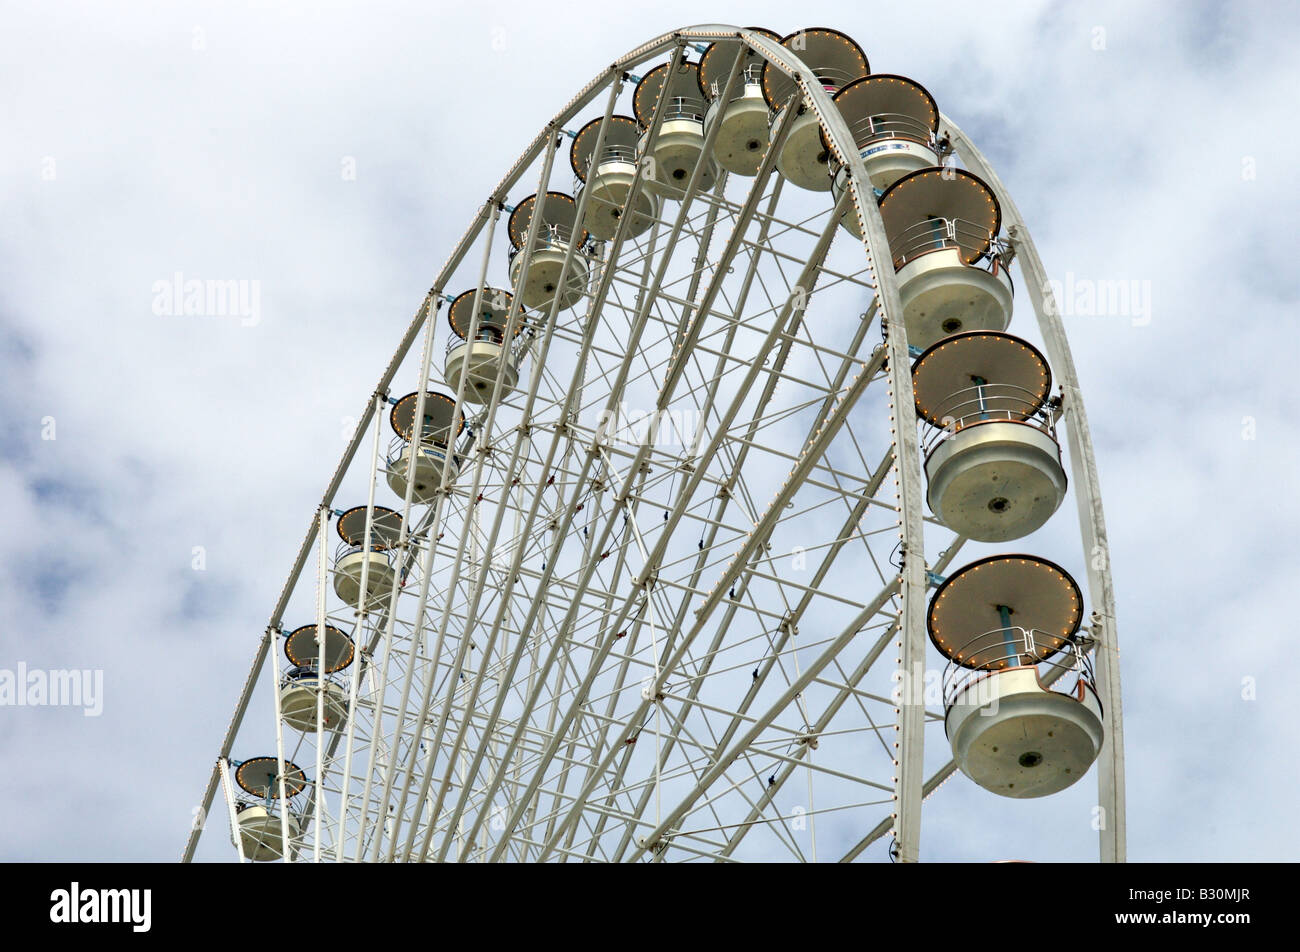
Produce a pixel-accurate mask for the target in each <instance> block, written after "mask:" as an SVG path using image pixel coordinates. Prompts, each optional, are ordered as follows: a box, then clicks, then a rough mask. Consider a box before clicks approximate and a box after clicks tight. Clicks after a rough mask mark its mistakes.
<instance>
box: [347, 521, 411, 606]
mask: <svg viewBox="0 0 1300 952" xmlns="http://www.w3.org/2000/svg"><path fill="white" fill-rule="evenodd" d="M400 526H401V514H400V513H397V512H394V511H393V510H391V509H388V508H386V507H384V506H375V508H374V525H373V527H372V532H371V535H370V539H369V543H368V544H367V542H366V507H365V506H356V507H354V508H352V509H349V510H348V511H347V512H345V513H343V515H341V516H339V517H338V524H337V527H336V528H337V530H338V534H339V538H341V539H342V540H343V541H342V543H341V544H340V545H339V548H338V551H337V552H335V554H334V591H335V593H336V594H337V595H338V597H339V598H341V599H343V601H344V602H346V603H347V604H349V605H353V606H355V605H356V604H357V603H358V601H360V598H361V576H362V575H363V574H364V575H365V576H366V602H365V606H364V607H365V609H366V610H367V611H369V610H373V609H375V608H378V607H380V606H381V605H386V604H387V602H388V597H389V593H390V592H391V591H392V588H393V583H394V582H395V581H396V579H397V570H396V569H395V568H393V564H392V549H393V547H394V546H395V545H397V541H398V535H399V528H400Z"/></svg>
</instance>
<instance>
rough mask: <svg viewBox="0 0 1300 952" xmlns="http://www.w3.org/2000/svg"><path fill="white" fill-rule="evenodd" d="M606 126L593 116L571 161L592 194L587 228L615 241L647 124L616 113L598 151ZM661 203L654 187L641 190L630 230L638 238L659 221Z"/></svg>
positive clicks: (585, 214)
mask: <svg viewBox="0 0 1300 952" xmlns="http://www.w3.org/2000/svg"><path fill="white" fill-rule="evenodd" d="M600 124H601V120H600V119H593V120H591V122H589V123H587V124H586V125H585V126H583V127H582V128H581V129H579V130H578V134H577V135H576V136H574V138H573V145H571V146H570V147H569V164H570V165H571V166H572V167H573V174H574V175H575V176H577V179H578V181H579V182H581V183H584V184H583V188H584V189H585V190H586V192H587V207H586V210H585V211H584V212H583V216H582V224H583V227H585V228H586V229H587V231H589V232H591V235H592V237H593V238H598V239H599V240H601V241H609V239H611V238H613V237H614V233H615V232H616V231H617V230H618V226H619V222H620V221H621V220H622V218H623V216H624V215H625V214H626V213H627V197H628V192H629V191H630V190H631V188H632V180H633V178H635V177H636V170H637V161H638V156H639V152H638V149H639V147H640V146H639V144H640V141H641V128H640V127H639V126H638V125H637V122H636V120H635V119H633V118H632V117H631V116H610V117H609V122H608V124H607V125H606V127H605V139H604V142H603V143H601V147H600V154H599V155H597V154H596V140H597V138H598V137H599V135H600ZM647 184H649V183H647ZM661 204H662V201H661V199H660V198H659V196H658V195H656V194H655V192H654V190H653V189H652V188H646V187H645V186H644V185H643V186H642V187H641V189H640V190H639V191H638V192H637V197H636V202H635V204H634V206H633V211H632V221H631V222H630V223H629V224H628V226H627V234H628V235H629V236H631V237H636V236H637V235H640V234H642V233H644V232H645V230H646V229H647V228H649V227H650V226H651V225H652V224H654V220H655V218H657V217H658V215H659V210H660V206H661Z"/></svg>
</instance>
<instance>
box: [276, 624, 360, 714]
mask: <svg viewBox="0 0 1300 952" xmlns="http://www.w3.org/2000/svg"><path fill="white" fill-rule="evenodd" d="M325 632H326V638H325V640H326V648H325V667H324V670H323V671H322V670H321V666H320V663H319V660H320V657H319V656H320V648H319V645H318V644H317V640H316V626H315V625H303V626H302V627H301V628H295V629H294V630H293V631H292V632H290V633H289V636H288V637H287V638H286V639H285V642H284V653H285V657H286V658H288V660H289V663H290V665H291V667H290V669H289V671H288V673H287V674H286V675H285V677H284V679H283V680H282V681H281V688H280V711H281V714H282V716H283V717H284V722H285V723H286V724H288V725H289V726H290V727H292V728H294V729H295V730H299V731H302V732H304V733H315V731H316V723H317V718H316V715H317V703H316V700H317V696H318V695H319V694H322V693H323V694H324V695H325V698H324V705H323V709H322V711H321V713H323V715H324V717H323V722H324V726H325V727H326V728H327V729H329V730H337V729H338V727H339V726H340V725H341V724H342V723H343V721H344V719H345V718H346V717H347V709H348V702H347V697H348V693H347V690H346V689H345V688H344V687H343V685H341V684H339V683H338V682H336V681H334V680H332V679H331V678H330V675H332V674H336V673H337V672H339V671H342V670H343V669H345V668H346V667H347V666H348V665H350V664H351V663H352V658H353V655H354V646H353V644H352V639H351V638H349V637H348V636H347V635H345V634H344V633H343V632H342V631H340V630H339V629H338V628H335V627H334V626H333V625H326V626H325Z"/></svg>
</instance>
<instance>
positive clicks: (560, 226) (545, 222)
mask: <svg viewBox="0 0 1300 952" xmlns="http://www.w3.org/2000/svg"><path fill="white" fill-rule="evenodd" d="M537 205H538V201H537V196H536V195H529V196H528V197H527V198H525V199H524V200H523V201H522V202H520V203H519V204H518V205H516V206H515V210H514V211H513V212H511V213H510V221H509V223H508V225H507V231H508V232H509V234H510V244H511V246H512V247H511V251H510V283H511V285H512V286H513V287H515V288H519V289H520V293H521V295H522V297H523V305H524V307H526V308H535V309H543V308H546V309H549V308H550V306H551V302H552V301H554V300H555V299H556V298H557V297H558V298H559V299H560V310H562V311H564V310H568V309H569V308H571V307H573V305H575V304H577V303H578V300H579V299H580V298H581V297H582V293H583V289H584V287H585V285H586V282H587V256H586V253H585V250H584V246H585V245H586V243H587V237H588V234H587V230H586V229H585V228H579V227H577V224H576V223H577V217H578V209H577V206H576V204H575V203H574V201H573V196H572V195H566V194H565V193H564V192H547V193H546V195H545V198H544V200H543V201H542V203H541V205H542V212H541V218H542V221H541V224H540V225H539V226H538V229H537V241H536V243H535V244H534V246H533V253H532V256H531V257H530V258H529V259H528V273H527V274H525V275H523V282H522V285H521V283H520V272H521V271H522V270H523V266H524V258H525V255H524V254H523V248H524V242H525V241H526V240H527V238H528V229H529V225H530V223H531V222H532V216H533V211H534V210H535V209H536V208H537ZM575 235H576V237H575ZM570 239H573V240H574V241H575V242H576V244H577V249H576V250H575V251H574V254H573V260H572V261H570V262H569V270H568V274H567V276H566V278H565V281H564V287H563V288H560V271H561V269H562V268H563V266H564V259H565V257H566V255H567V253H568V249H569V241H570Z"/></svg>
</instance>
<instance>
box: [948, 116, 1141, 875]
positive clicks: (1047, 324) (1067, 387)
mask: <svg viewBox="0 0 1300 952" xmlns="http://www.w3.org/2000/svg"><path fill="white" fill-rule="evenodd" d="M940 120H941V124H940V135H943V134H945V133H946V134H947V136H948V139H949V141H950V142H951V143H952V145H953V148H954V149H955V150H956V151H957V154H958V155H960V156H961V158H962V160H963V162H965V164H966V167H967V168H969V169H970V170H971V171H972V172H974V173H975V174H976V175H978V176H979V177H980V178H982V179H984V181H986V182H987V183H988V184H989V185H990V186H991V187H992V189H993V191H994V193H995V194H996V195H997V197H998V202H999V203H1000V204H1001V205H1002V220H1003V223H1004V225H1005V226H1006V231H1007V234H1008V236H1010V238H1011V240H1012V243H1013V246H1014V248H1015V250H1016V255H1017V257H1019V258H1020V268H1021V270H1022V271H1023V272H1024V276H1025V285H1026V288H1027V290H1028V292H1029V300H1030V303H1032V304H1033V307H1034V315H1035V316H1036V317H1037V318H1038V328H1039V331H1040V332H1041V333H1042V335H1043V343H1044V345H1045V346H1046V349H1047V359H1048V360H1049V361H1051V364H1052V370H1053V371H1054V372H1055V374H1056V379H1057V381H1058V382H1059V383H1060V385H1061V389H1062V392H1063V393H1064V400H1063V401H1062V407H1063V411H1064V415H1065V418H1066V423H1067V426H1066V428H1065V432H1066V440H1067V442H1068V445H1069V447H1070V470H1071V474H1072V476H1073V478H1074V497H1075V501H1076V502H1077V503H1078V506H1079V531H1080V533H1081V534H1082V536H1083V554H1084V559H1085V561H1086V562H1087V564H1088V596H1089V599H1090V601H1091V602H1092V608H1093V613H1092V628H1093V630H1092V635H1093V637H1094V638H1095V639H1096V641H1097V643H1096V646H1095V647H1094V648H1093V651H1094V654H1095V661H1094V664H1095V665H1096V672H1097V680H1098V682H1099V684H1100V686H1101V695H1102V702H1103V705H1104V708H1105V712H1106V738H1105V740H1104V741H1103V743H1102V747H1101V755H1100V757H1098V762H1097V794H1098V800H1097V804H1098V806H1100V807H1101V809H1102V811H1103V812H1102V813H1101V815H1100V816H1099V817H1098V818H1097V819H1098V822H1099V823H1100V826H1101V828H1100V830H1098V833H1099V835H1100V838H1101V859H1102V862H1105V863H1122V862H1124V861H1125V860H1126V853H1127V849H1126V846H1125V842H1124V837H1125V810H1124V718H1123V716H1122V703H1121V695H1120V676H1119V639H1118V636H1117V634H1116V631H1115V587H1114V585H1113V583H1112V581H1111V575H1110V546H1109V542H1108V540H1107V537H1106V519H1105V516H1104V515H1103V513H1102V506H1101V487H1100V481H1099V480H1098V478H1097V458H1096V455H1095V454H1094V453H1093V449H1092V433H1091V431H1090V430H1089V429H1088V414H1087V411H1085V410H1084V407H1083V394H1082V393H1081V391H1080V390H1079V376H1078V373H1077V372H1076V371H1075V369H1074V358H1073V356H1072V355H1071V354H1070V344H1069V341H1068V340H1067V339H1066V336H1065V325H1064V323H1063V322H1062V321H1061V309H1060V306H1059V305H1058V304H1057V301H1056V297H1055V295H1054V294H1053V293H1052V287H1051V285H1050V284H1048V281H1047V271H1046V269H1045V268H1044V267H1043V259H1042V258H1041V257H1040V256H1039V254H1038V249H1037V248H1036V247H1035V246H1034V241H1033V239H1032V238H1031V237H1030V235H1029V229H1028V228H1027V227H1026V226H1025V220H1024V218H1023V217H1021V214H1020V209H1019V208H1017V207H1016V203H1015V202H1014V201H1012V199H1011V195H1010V194H1009V193H1008V192H1007V189H1006V186H1005V185H1003V184H1002V180H1001V179H1000V178H998V174H997V172H995V171H993V166H992V165H990V164H989V161H988V159H986V158H985V157H984V154H983V153H982V152H980V150H979V149H977V148H976V147H975V144H974V143H972V142H971V140H970V139H969V138H968V137H967V136H966V134H965V133H964V132H962V131H961V129H960V128H959V127H958V126H957V124H956V123H954V122H953V121H952V120H951V119H949V118H948V117H947V116H941V117H940Z"/></svg>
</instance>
